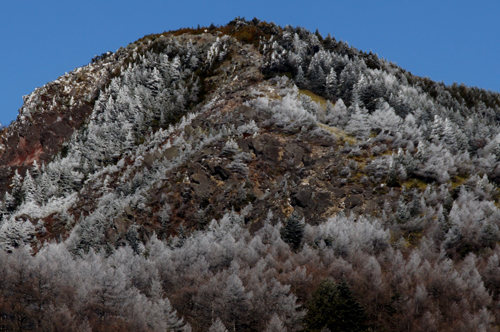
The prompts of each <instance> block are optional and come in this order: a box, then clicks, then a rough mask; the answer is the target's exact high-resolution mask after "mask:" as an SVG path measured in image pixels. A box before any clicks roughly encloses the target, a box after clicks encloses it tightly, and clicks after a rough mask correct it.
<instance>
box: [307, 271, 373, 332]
mask: <svg viewBox="0 0 500 332" xmlns="http://www.w3.org/2000/svg"><path fill="white" fill-rule="evenodd" d="M306 308H307V314H306V316H305V318H304V323H305V325H306V326H305V331H307V332H320V331H322V330H323V329H325V328H327V329H329V330H330V331H331V332H337V331H338V332H358V331H364V329H365V328H366V326H365V321H366V315H365V311H364V309H363V307H362V306H361V305H360V304H359V303H358V302H357V301H356V300H355V299H354V296H353V294H352V291H351V288H350V287H349V285H348V284H347V282H346V281H345V280H342V281H341V282H340V283H338V284H336V283H334V282H333V280H331V279H325V280H323V281H322V282H321V284H320V285H319V287H318V289H316V290H315V291H314V292H313V293H312V294H311V298H310V299H309V301H308V302H307V304H306Z"/></svg>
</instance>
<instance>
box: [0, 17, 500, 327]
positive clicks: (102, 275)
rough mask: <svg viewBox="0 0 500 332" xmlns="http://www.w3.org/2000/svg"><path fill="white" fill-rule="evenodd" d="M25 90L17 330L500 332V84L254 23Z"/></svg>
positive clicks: (13, 138)
mask: <svg viewBox="0 0 500 332" xmlns="http://www.w3.org/2000/svg"><path fill="white" fill-rule="evenodd" d="M24 100H25V102H24V105H23V107H22V108H21V109H20V111H19V116H18V118H17V120H16V121H14V122H13V123H12V124H11V125H10V126H9V127H6V128H3V129H2V131H1V132H0V199H1V201H0V218H1V219H0V265H1V266H2V267H4V268H2V269H0V329H3V330H12V331H25V330H26V331H29V330H33V331H165V330H167V331H186V332H187V331H192V330H194V331H206V330H209V331H212V332H216V331H217V332H218V331H221V332H222V331H228V330H232V331H276V332H278V331H302V330H303V331H318V332H319V331H328V330H329V331H331V332H334V331H379V330H380V331H497V326H498V325H499V324H500V309H499V308H500V306H499V303H500V302H499V300H500V299H499V294H500V259H499V255H500V247H499V246H498V243H499V242H500V209H499V208H498V204H499V198H500V195H499V190H498V184H499V183H500V163H499V162H500V126H499V119H500V118H499V115H498V114H500V95H499V94H498V93H494V92H491V91H485V90H482V89H478V88H470V87H466V86H464V85H457V84H453V85H451V86H445V85H444V84H442V83H436V82H433V81H431V80H429V79H427V78H421V77H417V76H414V75H412V74H411V73H409V72H407V71H405V70H404V69H402V68H399V67H397V66H396V65H395V64H393V63H391V62H388V61H386V60H384V59H380V58H378V57H377V55H375V54H372V53H364V52H362V51H359V50H357V49H356V48H354V47H349V46H348V45H347V44H346V43H344V42H342V41H337V40H336V39H335V38H333V37H331V36H330V35H328V36H327V37H322V36H321V35H320V34H319V33H318V32H316V33H311V32H309V31H307V30H305V29H303V28H300V27H299V28H294V27H291V26H286V27H284V28H282V27H279V26H276V25H275V24H273V23H266V22H261V21H259V20H257V19H254V20H252V21H246V20H244V19H239V18H238V19H235V20H233V21H231V22H230V23H229V24H227V25H225V26H214V25H212V26H210V27H199V28H196V29H194V28H193V29H181V30H177V31H170V32H164V33H162V34H156V35H148V36H145V37H144V38H142V39H140V40H138V41H136V42H134V43H131V44H129V45H128V46H127V47H125V48H120V49H119V50H117V51H116V52H114V53H112V52H107V53H103V54H102V55H101V56H97V57H94V58H93V59H92V60H91V63H89V64H88V65H86V66H83V67H81V68H77V69H75V70H73V71H72V72H70V73H68V74H65V75H64V76H61V77H60V78H59V79H57V80H56V81H54V82H51V83H48V84H47V85H45V86H43V87H41V88H38V89H36V90H35V91H34V92H33V93H32V94H30V95H29V96H26V97H25V99H24Z"/></svg>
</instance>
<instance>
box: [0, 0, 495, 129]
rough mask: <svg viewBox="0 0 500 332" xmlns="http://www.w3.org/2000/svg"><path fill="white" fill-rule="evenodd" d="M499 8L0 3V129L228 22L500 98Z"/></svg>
mask: <svg viewBox="0 0 500 332" xmlns="http://www.w3.org/2000/svg"><path fill="white" fill-rule="evenodd" d="M499 15H500V1H497V0H491V1H482V0H478V1H462V0H455V1H427V0H420V1H407V0H386V1H384V0H379V1H374V0H365V1H360V0H349V1H346V0H343V1H336V0H329V1H295V0H289V1H272V0H267V1H262V0H253V1H244V2H243V1H241V2H240V1H221V0H213V1H207V0H205V1H189V0H177V1H159V0H156V1H155V0H142V1H131V0H120V1H112V0H87V1H67V0H66V1H56V0H45V1H37V0H16V1H2V4H0V41H1V46H0V73H1V74H0V100H1V103H0V123H1V124H3V125H8V124H9V123H10V122H11V121H12V120H13V119H14V118H15V117H16V116H17V111H18V109H19V108H20V107H21V105H22V96H23V95H26V94H29V93H31V92H32V91H33V90H34V89H35V88H36V87H38V86H42V85H44V84H45V83H47V82H50V81H52V80H55V79H56V78H57V77H58V76H60V75H62V74H64V73H65V72H68V71H71V70H73V69H74V68H76V67H79V66H82V65H85V64H87V63H88V62H89V61H90V59H91V58H92V57H93V56H94V55H97V54H101V53H103V52H106V51H108V50H109V51H115V50H116V49H118V48H119V47H120V46H126V45H127V44H129V43H130V42H133V41H134V40H136V39H138V38H140V37H143V36H144V35H147V34H150V33H159V32H163V31H168V30H173V29H178V28H181V27H191V26H197V25H198V24H200V25H202V26H203V25H210V24H211V23H212V22H213V23H214V24H225V23H227V22H229V21H230V20H232V19H233V18H235V17H236V16H241V17H245V18H246V19H252V18H253V17H257V18H259V19H261V20H265V21H268V22H269V21H273V22H275V23H277V24H279V25H282V26H284V25H287V24H291V25H293V26H298V25H299V26H302V27H305V28H307V29H309V30H311V31H315V30H316V28H317V29H319V31H320V32H321V34H322V35H323V36H326V35H327V33H328V32H330V33H331V34H332V36H334V37H335V38H337V39H338V40H339V39H342V40H344V41H347V42H348V43H349V44H350V45H353V46H355V47H357V48H358V49H361V50H363V51H370V50H371V51H373V52H374V53H377V54H378V55H379V56H380V57H383V58H385V59H388V60H390V61H392V62H395V63H397V64H398V65H400V66H402V67H403V68H405V69H407V70H409V71H411V72H412V73H414V74H416V75H420V76H428V77H430V78H431V79H433V80H436V81H444V82H445V83H446V84H451V83H453V82H458V83H462V82H463V83H465V84H466V85H469V86H478V87H482V88H486V89H490V90H494V91H500V79H499V77H500V61H499V59H500V56H499V54H500V20H499V19H498V16H499Z"/></svg>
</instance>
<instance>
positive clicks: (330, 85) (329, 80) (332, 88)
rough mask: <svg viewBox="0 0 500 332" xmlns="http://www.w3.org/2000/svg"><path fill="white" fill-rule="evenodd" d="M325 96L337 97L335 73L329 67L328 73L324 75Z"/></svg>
mask: <svg viewBox="0 0 500 332" xmlns="http://www.w3.org/2000/svg"><path fill="white" fill-rule="evenodd" d="M325 88H326V91H325V93H326V96H327V97H328V98H329V99H332V100H333V99H335V98H336V97H337V93H338V88H337V73H336V72H335V70H334V69H333V67H332V68H330V73H329V74H328V75H327V76H326V87H325Z"/></svg>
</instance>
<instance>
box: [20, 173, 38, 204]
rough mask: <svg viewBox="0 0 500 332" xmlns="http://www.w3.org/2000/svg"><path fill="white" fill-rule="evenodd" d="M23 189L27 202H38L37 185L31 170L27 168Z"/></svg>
mask: <svg viewBox="0 0 500 332" xmlns="http://www.w3.org/2000/svg"><path fill="white" fill-rule="evenodd" d="M22 191H23V196H24V200H25V201H26V202H36V200H37V198H38V197H37V190H36V185H35V182H34V181H33V178H32V177H31V173H30V171H29V170H26V176H25V177H24V180H23V185H22Z"/></svg>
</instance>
